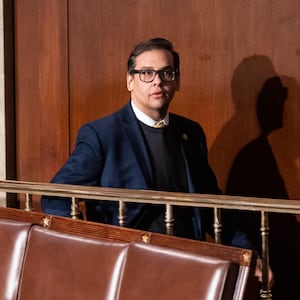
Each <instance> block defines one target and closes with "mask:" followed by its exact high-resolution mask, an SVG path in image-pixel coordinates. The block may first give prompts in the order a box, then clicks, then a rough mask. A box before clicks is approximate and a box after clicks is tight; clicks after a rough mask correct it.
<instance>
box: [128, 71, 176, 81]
mask: <svg viewBox="0 0 300 300" xmlns="http://www.w3.org/2000/svg"><path fill="white" fill-rule="evenodd" d="M130 74H139V77H140V80H141V81H143V82H147V83H149V82H152V81H153V80H154V78H155V76H156V75H157V74H158V76H159V78H160V79H161V80H162V81H164V82H171V81H174V80H175V78H176V73H175V71H173V70H158V71H157V70H152V69H143V70H132V71H131V72H130Z"/></svg>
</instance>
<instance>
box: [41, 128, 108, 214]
mask: <svg viewBox="0 0 300 300" xmlns="http://www.w3.org/2000/svg"><path fill="white" fill-rule="evenodd" d="M103 159H104V158H103V153H102V147H101V140H100V136H99V133H98V132H96V130H95V129H94V127H93V126H92V125H91V124H86V125H84V126H83V127H82V128H81V129H80V130H79V132H78V136H77V140H76V146H75V149H74V151H73V153H72V154H71V156H70V157H69V159H68V160H67V162H66V163H65V165H64V166H63V167H62V168H61V169H60V170H59V171H58V172H57V174H56V175H55V176H54V177H53V179H52V180H51V182H52V183H61V184H75V185H86V186H95V185H99V181H100V176H101V172H102V165H103ZM41 207H42V210H43V212H45V213H47V214H54V215H59V216H66V217H69V216H70V212H71V200H70V199H67V198H57V197H49V196H42V198H41Z"/></svg>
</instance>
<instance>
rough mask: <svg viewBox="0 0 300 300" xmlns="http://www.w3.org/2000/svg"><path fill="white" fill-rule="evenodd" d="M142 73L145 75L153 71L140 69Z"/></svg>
mask: <svg viewBox="0 0 300 300" xmlns="http://www.w3.org/2000/svg"><path fill="white" fill-rule="evenodd" d="M142 74H143V75H146V76H151V75H152V74H153V71H152V70H144V71H142Z"/></svg>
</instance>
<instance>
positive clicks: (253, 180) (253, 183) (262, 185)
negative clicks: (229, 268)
mask: <svg viewBox="0 0 300 300" xmlns="http://www.w3.org/2000/svg"><path fill="white" fill-rule="evenodd" d="M287 96H288V90H287V88H286V87H285V86H283V84H282V81H281V79H280V77H279V76H274V77H271V78H268V79H267V80H266V81H265V83H264V85H263V87H262V89H261V90H260V92H259V93H258V97H257V102H256V116H257V121H258V124H259V127H260V134H259V135H258V137H256V138H255V139H254V140H252V141H251V142H250V143H248V144H247V145H245V146H244V147H242V149H241V150H240V151H239V153H238V154H237V156H236V158H235V159H234V161H233V164H232V166H231V169H230V172H229V175H228V179H227V184H226V189H225V192H226V194H228V195H242V196H253V197H267V198H275V199H276V198H278V199H288V192H287V190H286V187H285V183H284V180H283V179H282V176H281V174H280V171H279V168H278V165H277V162H276V158H275V156H274V154H273V151H272V147H271V145H270V142H269V140H268V136H269V135H270V133H272V132H273V131H274V130H278V129H281V128H282V127H283V113H284V105H285V101H286V100H287ZM236 214H237V215H238V222H239V224H240V226H241V228H243V230H244V231H245V232H247V234H248V236H249V238H250V240H251V241H252V242H253V244H254V245H255V247H256V248H257V249H261V239H260V214H259V213H256V212H239V213H236ZM269 224H270V228H271V231H270V235H269V248H270V251H269V254H270V265H271V267H272V269H273V272H274V277H275V285H274V287H273V299H296V298H297V299H298V296H299V295H296V293H297V291H296V287H297V285H296V284H297V280H296V278H297V276H296V278H293V276H292V275H291V273H292V272H291V268H294V267H295V266H296V265H297V266H299V238H297V237H299V232H298V229H297V228H299V227H298V223H297V221H296V218H295V216H293V215H289V214H270V217H269ZM297 248H298V249H297ZM294 279H295V280H294ZM295 297H296V298H295Z"/></svg>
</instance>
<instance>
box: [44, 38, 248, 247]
mask: <svg viewBox="0 0 300 300" xmlns="http://www.w3.org/2000/svg"><path fill="white" fill-rule="evenodd" d="M179 77H180V72H179V55H178V53H177V52H176V51H174V49H173V46H172V44H171V43H170V42H169V41H168V40H166V39H162V38H155V39H151V40H148V41H145V42H141V43H140V44H138V45H137V46H136V47H135V48H134V49H133V51H132V53H131V54H130V56H129V59H128V72H127V89H128V91H129V92H130V101H129V102H128V103H127V104H126V105H125V107H123V108H122V109H121V110H119V111H117V112H115V113H113V114H111V115H109V116H107V117H104V118H102V119H99V120H96V121H93V122H90V123H88V124H86V125H84V126H83V127H82V128H81V129H80V131H79V133H78V137H77V142H76V148H75V150H74V152H73V153H72V155H71V156H70V158H69V160H68V161H67V162H66V164H65V165H64V166H63V167H62V169H61V170H60V171H59V172H58V173H57V174H56V175H55V177H54V178H53V180H52V182H55V183H64V184H78V185H88V186H102V187H116V188H127V189H152V190H162V191H173V192H188V193H213V194H216V193H220V190H219V188H218V186H217V181H216V178H215V175H214V173H213V172H212V170H211V168H210V166H209V164H208V159H207V146H206V138H205V134H204V132H203V130H202V128H201V127H200V125H199V124H198V123H196V122H194V121H191V120H189V119H186V118H184V117H181V116H178V115H175V114H173V113H169V112H168V108H169V104H170V102H171V101H172V99H173V96H174V94H175V92H176V91H178V89H179ZM156 124H162V125H163V126H162V127H161V128H156V127H157V126H156ZM159 127H160V126H159ZM117 205H118V204H117V203H113V202H105V201H86V216H87V219H88V220H91V221H98V222H104V223H110V224H114V225H118V208H117ZM42 209H43V211H44V212H46V213H49V214H56V215H63V216H70V200H66V199H55V198H49V197H43V198H42ZM126 215H127V219H126V226H128V227H133V228H138V229H143V230H149V231H153V232H160V233H165V224H164V208H163V207H162V206H160V205H149V204H127V211H126ZM174 217H175V224H174V234H175V235H177V236H181V237H186V238H195V239H203V238H204V237H205V232H207V231H208V232H210V233H211V232H212V222H213V217H212V214H211V210H209V209H201V210H196V209H193V208H188V207H175V208H174ZM231 237H232V236H231ZM231 237H230V239H229V240H230V241H229V243H230V242H231V240H232V238H231ZM238 243H239V242H237V243H236V244H238ZM239 246H243V247H244V246H245V244H240V245H239ZM246 246H247V245H246Z"/></svg>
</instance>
